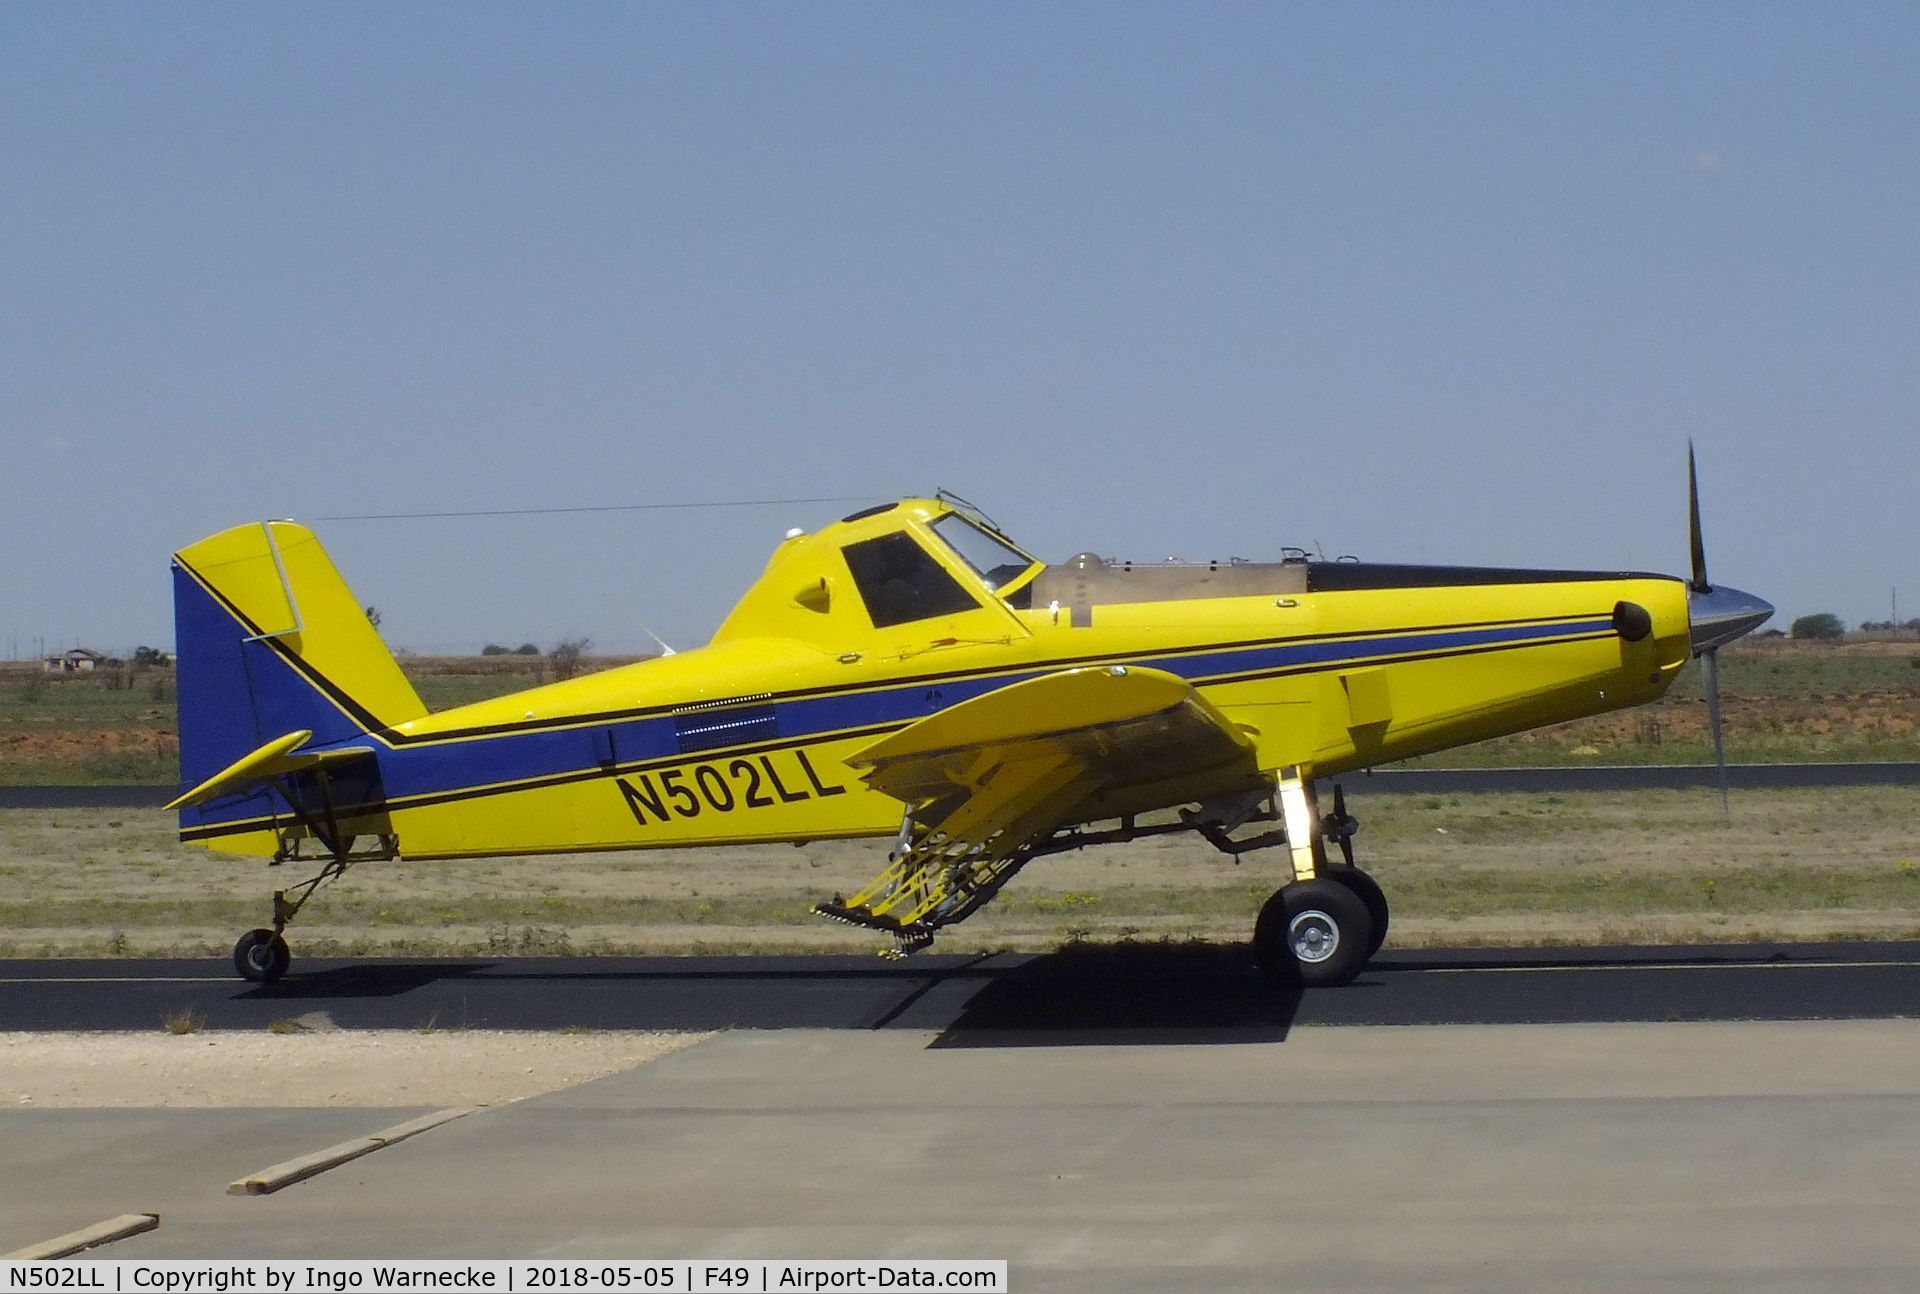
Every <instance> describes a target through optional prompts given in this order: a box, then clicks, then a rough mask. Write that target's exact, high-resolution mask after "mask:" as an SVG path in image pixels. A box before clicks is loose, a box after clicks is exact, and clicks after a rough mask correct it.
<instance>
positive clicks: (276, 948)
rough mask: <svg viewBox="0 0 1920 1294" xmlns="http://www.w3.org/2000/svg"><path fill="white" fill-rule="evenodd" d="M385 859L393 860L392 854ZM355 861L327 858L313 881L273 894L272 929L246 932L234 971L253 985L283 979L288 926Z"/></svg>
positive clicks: (289, 958)
mask: <svg viewBox="0 0 1920 1294" xmlns="http://www.w3.org/2000/svg"><path fill="white" fill-rule="evenodd" d="M385 843H386V842H383V844H385ZM384 856H385V857H392V853H391V851H390V850H389V852H388V853H387V854H385V855H384ZM358 861H360V859H359V858H357V857H350V856H348V855H345V854H342V855H339V856H336V857H334V858H329V859H328V860H327V861H326V863H325V864H324V865H323V866H322V867H321V868H320V872H319V874H318V875H316V876H314V877H313V878H312V879H310V880H305V881H302V882H300V884H298V885H296V886H294V887H293V888H292V889H290V890H275V891H274V892H273V927H272V929H267V928H265V927H262V928H260V929H258V930H249V931H247V933H245V934H243V935H241V936H240V941H239V942H238V943H236V944H235V945H234V946H233V968H234V969H235V970H237V971H239V972H240V975H241V978H243V979H249V980H252V981H253V982H254V983H256V984H271V983H273V982H274V981H275V980H277V979H279V978H280V977H281V976H282V975H285V974H286V973H287V967H289V966H291V965H292V964H293V950H292V949H290V948H288V947H287V937H286V929H287V924H288V923H289V922H290V921H292V920H293V918H294V916H295V915H296V914H297V913H298V912H299V911H300V909H301V908H303V907H305V906H306V905H307V900H308V899H310V898H312V897H313V895H314V891H316V890H318V889H319V888H320V887H321V886H323V885H325V884H326V883H327V882H328V881H335V880H338V879H339V878H340V877H341V876H342V875H344V874H345V872H346V870H347V868H349V867H351V866H353V864H354V863H356V862H358Z"/></svg>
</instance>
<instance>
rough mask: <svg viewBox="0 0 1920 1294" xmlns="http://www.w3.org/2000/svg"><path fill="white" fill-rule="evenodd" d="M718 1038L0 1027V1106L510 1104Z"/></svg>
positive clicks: (203, 1106) (180, 1106)
mask: <svg viewBox="0 0 1920 1294" xmlns="http://www.w3.org/2000/svg"><path fill="white" fill-rule="evenodd" d="M709 1036H711V1035H708V1034H701V1033H624V1032H623V1033H590V1034H551V1033H499V1032H487V1031H480V1030H450V1031H446V1032H439V1033H419V1034H409V1033H394V1032H389V1031H381V1032H377V1033H374V1032H347V1031H341V1030H326V1029H314V1030H309V1031H305V1032H294V1033H287V1034H277V1033H232V1032H203V1033H189V1034H179V1035H173V1034H165V1033H152V1034H146V1033H138V1034H136V1033H98V1034H45V1033H0V1108H6V1109H39V1110H59V1109H114V1108H133V1107H139V1108H158V1109H231V1108H240V1107H256V1108H266V1107H275V1108H286V1107H313V1106H406V1105H501V1104H504V1103H506V1102H509V1101H518V1100H521V1099H523V1098H525V1097H529V1096H538V1095H540V1094H541V1093H543V1092H552V1091H556V1090H558V1089H560V1088H564V1087H572V1086H573V1085H575V1084H577V1083H584V1082H587V1081H588V1080H590V1079H595V1078H604V1077H606V1076H607V1075H609V1074H617V1073H620V1072H622V1071H624V1070H628V1069H632V1068H634V1067H636V1066H639V1065H644V1064H646V1063H647V1062H648V1061H651V1060H657V1059H659V1058H660V1057H662V1056H665V1055H668V1054H670V1053H672V1052H675V1051H679V1050H680V1049H681V1048H683V1047H690V1046H692V1045H693V1044H694V1043H697V1042H700V1041H701V1040H703V1039H704V1038H707V1037H709Z"/></svg>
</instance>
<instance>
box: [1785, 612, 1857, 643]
mask: <svg viewBox="0 0 1920 1294" xmlns="http://www.w3.org/2000/svg"><path fill="white" fill-rule="evenodd" d="M1846 632H1847V626H1846V625H1845V624H1844V623H1843V622H1842V621H1841V619H1840V617H1839V616H1837V615H1835V614H1833V612H1831V611H1820V612H1816V613H1815V614H1813V615H1810V616H1801V617H1800V618H1799V619H1798V620H1796V621H1794V622H1793V636H1794V637H1795V638H1838V637H1840V635H1842V634H1844V633H1846Z"/></svg>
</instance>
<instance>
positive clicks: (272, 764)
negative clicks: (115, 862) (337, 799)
mask: <svg viewBox="0 0 1920 1294" xmlns="http://www.w3.org/2000/svg"><path fill="white" fill-rule="evenodd" d="M312 739H313V732H312V731H311V730H310V729H307V728H302V729H300V730H299V731H298V732H290V733H288V734H287V735H286V736H284V737H275V738H274V739H273V740H272V741H270V742H268V743H267V744H266V745H264V746H262V747H260V748H259V749H258V750H255V751H251V752H249V753H248V754H245V755H242V756H241V757H240V758H239V759H236V760H235V761H233V763H231V764H229V765H227V766H226V767H225V768H223V769H221V770H220V771H219V772H217V773H215V774H214V775H213V776H212V777H209V778H208V779H207V780H206V781H204V782H202V783H200V785H198V786H196V787H194V788H193V789H192V790H191V791H188V792H187V793H186V794H185V795H182V796H181V797H180V798H179V799H177V800H175V801H174V802H173V803H171V804H169V805H168V806H167V808H169V809H180V808H185V807H186V806H188V805H193V804H205V803H206V802H207V801H208V800H214V799H218V798H220V797H221V796H224V795H234V794H237V793H239V792H241V791H245V790H250V789H252V788H253V787H256V786H259V785H261V784H262V783H265V782H269V781H272V780H273V779H274V778H276V777H282V776H284V775H286V774H288V773H294V772H298V771H299V770H301V769H303V768H312V767H313V766H314V765H316V764H324V763H326V762H328V761H329V760H341V759H355V758H358V757H359V756H362V755H371V754H372V753H373V751H372V750H371V749H369V748H368V747H365V746H345V747H336V748H334V749H332V750H312V751H302V750H301V749H300V747H302V746H304V745H305V744H306V743H307V742H309V741H311V740H312Z"/></svg>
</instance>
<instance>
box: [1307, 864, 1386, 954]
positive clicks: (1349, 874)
mask: <svg viewBox="0 0 1920 1294" xmlns="http://www.w3.org/2000/svg"><path fill="white" fill-rule="evenodd" d="M1321 874H1322V875H1323V876H1325V877H1326V878H1327V879H1328V880H1330V881H1338V882H1339V883H1340V884H1342V885H1344V886H1346V887H1347V888H1348V889H1350V890H1352V891H1353V892H1354V893H1355V894H1356V895H1358V896H1359V898H1360V902H1361V903H1363V904H1364V905H1366V909H1367V920H1369V921H1371V922H1372V923H1373V926H1372V929H1373V933H1372V934H1370V935H1368V936H1367V960H1368V961H1372V960H1373V955H1374V954H1375V953H1377V952H1379V951H1380V945H1381V944H1383V943H1385V942H1386V941H1387V922H1388V920H1389V919H1390V914H1389V913H1388V911H1387V896H1386V893H1385V891H1383V890H1382V889H1381V888H1380V882H1378V881H1376V880H1374V879H1373V877H1371V876H1369V875H1367V874H1366V873H1365V872H1363V871H1361V870H1360V869H1359V868H1358V867H1329V868H1328V869H1327V870H1326V871H1325V872H1323V873H1321Z"/></svg>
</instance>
